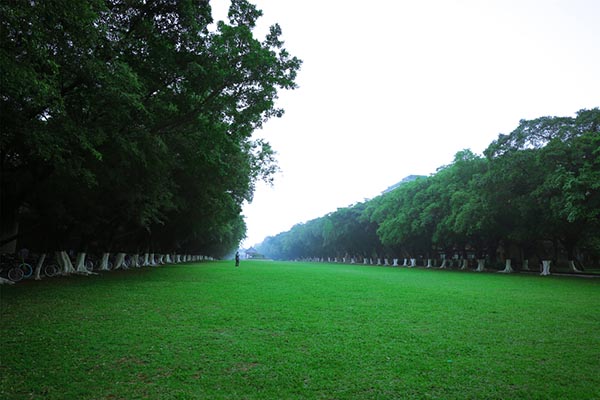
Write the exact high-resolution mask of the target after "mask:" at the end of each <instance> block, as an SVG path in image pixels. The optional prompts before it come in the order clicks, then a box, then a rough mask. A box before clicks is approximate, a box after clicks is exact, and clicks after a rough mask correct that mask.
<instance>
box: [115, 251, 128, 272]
mask: <svg viewBox="0 0 600 400" xmlns="http://www.w3.org/2000/svg"><path fill="white" fill-rule="evenodd" d="M123 260H125V253H117V257H116V258H115V265H114V266H113V269H121V268H122V267H123Z"/></svg>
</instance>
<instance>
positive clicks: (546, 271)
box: [540, 260, 552, 276]
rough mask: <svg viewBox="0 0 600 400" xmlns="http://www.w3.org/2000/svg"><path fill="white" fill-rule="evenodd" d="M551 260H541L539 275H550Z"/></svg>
mask: <svg viewBox="0 0 600 400" xmlns="http://www.w3.org/2000/svg"><path fill="white" fill-rule="evenodd" d="M551 262H552V260H543V261H542V273H541V274H540V275H542V276H547V275H550V263H551Z"/></svg>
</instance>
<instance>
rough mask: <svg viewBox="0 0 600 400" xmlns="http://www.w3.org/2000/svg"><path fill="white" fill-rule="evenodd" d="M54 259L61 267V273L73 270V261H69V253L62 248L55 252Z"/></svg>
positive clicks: (70, 272)
mask: <svg viewBox="0 0 600 400" xmlns="http://www.w3.org/2000/svg"><path fill="white" fill-rule="evenodd" d="M56 260H57V261H58V264H59V265H60V267H61V269H62V271H61V274H62V275H69V274H72V273H73V272H75V268H73V263H72V262H71V259H70V258H69V255H68V254H67V252H66V251H64V250H63V251H58V252H56Z"/></svg>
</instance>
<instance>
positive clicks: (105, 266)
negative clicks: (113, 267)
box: [100, 253, 110, 271]
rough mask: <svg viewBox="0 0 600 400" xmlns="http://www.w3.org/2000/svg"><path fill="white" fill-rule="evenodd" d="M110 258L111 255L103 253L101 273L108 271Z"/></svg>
mask: <svg viewBox="0 0 600 400" xmlns="http://www.w3.org/2000/svg"><path fill="white" fill-rule="evenodd" d="M108 257H110V253H102V259H101V261H100V271H108V270H109V268H108Z"/></svg>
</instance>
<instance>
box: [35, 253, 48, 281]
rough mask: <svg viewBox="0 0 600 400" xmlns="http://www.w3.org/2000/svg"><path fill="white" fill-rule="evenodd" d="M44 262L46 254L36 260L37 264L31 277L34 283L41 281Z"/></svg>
mask: <svg viewBox="0 0 600 400" xmlns="http://www.w3.org/2000/svg"><path fill="white" fill-rule="evenodd" d="M45 260H46V253H42V255H41V256H40V258H38V260H37V264H36V265H35V274H34V276H33V279H35V280H36V281H39V280H41V279H42V278H41V276H40V275H41V272H42V267H43V266H44V261H45Z"/></svg>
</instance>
